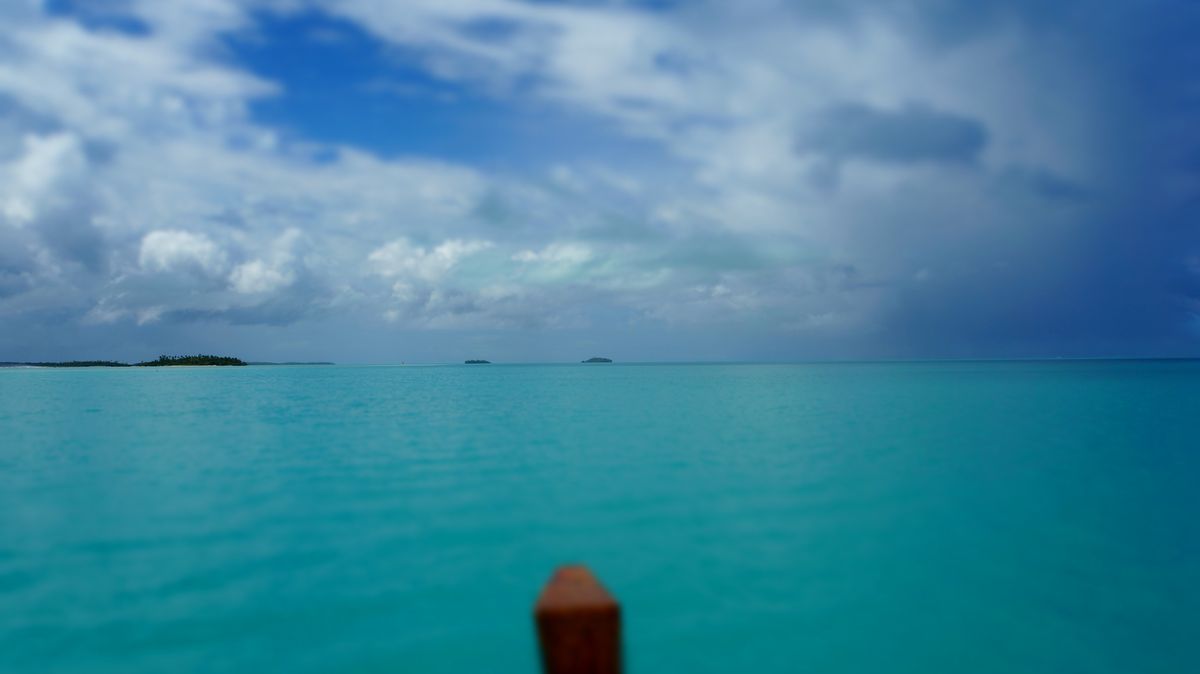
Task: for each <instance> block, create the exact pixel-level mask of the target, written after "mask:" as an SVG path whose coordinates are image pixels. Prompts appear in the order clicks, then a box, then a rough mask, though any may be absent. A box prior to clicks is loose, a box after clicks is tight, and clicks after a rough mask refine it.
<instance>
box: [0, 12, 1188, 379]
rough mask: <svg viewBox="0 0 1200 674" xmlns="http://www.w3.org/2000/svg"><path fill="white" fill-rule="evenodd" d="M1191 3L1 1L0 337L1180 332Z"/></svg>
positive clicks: (836, 348)
mask: <svg viewBox="0 0 1200 674" xmlns="http://www.w3.org/2000/svg"><path fill="white" fill-rule="evenodd" d="M1198 35H1200V3H1195V2H1187V1H1184V0H1136V1H1135V0H1129V1H1127V2H1116V1H1113V0H1087V1H1077V0H1062V1H1060V2H1053V3H1050V2H1043V1H1037V0H1019V1H1014V2H1000V1H999V0H970V1H966V0H963V1H955V0H878V1H875V2H860V3H853V2H835V1H833V0H810V1H808V2H801V1H796V2H778V1H771V0H738V1H736V2H733V1H729V2H710V1H707V0H696V1H693V2H684V1H669V0H660V1H658V2H632V1H626V2H617V1H614V2H604V1H602V0H593V1H581V2H553V1H549V0H540V1H533V0H404V1H403V2H400V1H389V0H336V1H334V0H330V1H321V0H261V1H260V0H244V1H241V2H233V1H229V0H172V1H171V2H162V1H161V0H113V1H111V2H106V1H103V0H92V1H84V0H78V1H72V0H41V1H39V0H6V1H5V2H3V3H0V361H3V360H10V361H25V360H56V359H73V358H79V359H90V358H116V359H129V360H136V359H144V358H148V357H152V356H156V355H158V354H160V353H171V354H174V353H196V352H204V353H219V354H229V355H237V356H241V357H243V358H246V359H248V360H280V361H282V360H331V361H337V362H345V363H396V362H454V361H460V360H463V359H465V358H488V359H490V360H494V361H535V362H541V361H576V360H580V359H582V358H586V357H590V356H597V355H599V356H609V357H613V358H616V359H619V360H625V361H700V360H718V361H791V360H827V359H903V358H1054V357H1176V356H1200V123H1197V122H1200V39H1197V36H1198Z"/></svg>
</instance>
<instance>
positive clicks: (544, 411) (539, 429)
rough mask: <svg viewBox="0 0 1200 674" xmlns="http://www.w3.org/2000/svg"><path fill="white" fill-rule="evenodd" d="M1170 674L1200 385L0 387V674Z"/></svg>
mask: <svg viewBox="0 0 1200 674" xmlns="http://www.w3.org/2000/svg"><path fill="white" fill-rule="evenodd" d="M572 560H582V561H586V562H587V563H589V564H590V565H591V566H592V567H593V568H594V569H595V570H596V571H597V573H598V574H599V575H600V576H601V578H602V579H604V581H605V582H606V583H607V585H608V586H609V587H610V588H611V589H612V590H613V591H614V593H615V594H617V595H618V597H619V598H620V599H621V600H622V602H623V604H624V607H625V611H626V633H625V634H626V645H627V651H626V653H627V662H628V669H629V671H631V672H634V673H635V674H636V673H638V672H644V673H651V672H653V673H661V672H689V673H694V672H751V671H753V672H760V673H761V672H801V671H805V672H825V673H837V672H848V673H849V672H854V673H868V672H872V673H873V672H902V673H904V672H912V673H914V674H915V673H920V674H931V673H940V672H946V673H950V672H953V673H956V674H957V673H959V672H973V673H979V672H984V673H987V672H996V673H1004V674H1011V673H1012V672H1055V673H1063V672H1067V673H1070V672H1113V673H1118V672H1119V673H1121V674H1127V673H1129V672H1139V673H1158V672H1163V673H1167V672H1170V673H1190V672H1198V671H1200V364H1198V363H1189V362H1157V363H1156V362H1145V363H1132V362H1110V363H1097V362H1091V363H1083V362H1079V363H953V364H950V363H941V364H861V365H858V364H839V365H729V366H725V365H655V366H651V365H644V366H636V365H628V366H626V365H619V364H618V365H612V366H476V367H468V366H446V367H248V368H196V369H191V368H178V369H176V368H165V369H158V368H156V369H120V370H108V369H82V370H49V369H45V370H42V369H36V370H35V369H19V370H18V369H6V370H0V671H2V672H6V673H7V672H14V673H24V672H37V673H42V672H89V673H108V672H120V673H122V674H129V673H139V672H155V673H157V672H265V671H279V672H285V671H286V672H439V673H440V672H455V673H462V672H534V671H536V666H537V665H536V663H537V661H536V652H535V645H534V638H533V631H532V629H531V619H530V615H529V611H530V607H531V604H532V602H533V599H534V598H535V596H536V594H537V591H538V589H539V586H540V585H541V583H542V582H543V581H544V580H545V578H546V577H547V576H548V574H549V573H550V571H551V570H552V569H553V567H554V566H555V565H557V564H559V563H561V562H565V561H572Z"/></svg>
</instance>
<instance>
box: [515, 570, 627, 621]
mask: <svg viewBox="0 0 1200 674" xmlns="http://www.w3.org/2000/svg"><path fill="white" fill-rule="evenodd" d="M617 608H618V607H617V600H616V599H613V596H612V595H611V594H609V593H608V590H606V589H604V586H603V585H601V584H600V581H599V580H597V579H596V576H594V575H593V574H592V572H591V570H589V569H588V568H587V567H586V566H584V565H582V564H570V565H567V566H560V567H558V570H556V571H555V572H554V575H553V576H551V577H550V580H549V581H547V582H546V586H545V587H544V588H542V594H541V596H540V597H538V600H537V605H536V606H535V607H534V613H536V614H538V615H541V614H543V613H560V612H575V611H612V610H616V609H617Z"/></svg>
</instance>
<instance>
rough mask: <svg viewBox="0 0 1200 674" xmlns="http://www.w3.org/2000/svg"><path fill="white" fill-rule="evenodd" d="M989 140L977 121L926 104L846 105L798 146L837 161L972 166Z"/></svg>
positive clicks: (825, 115) (835, 109) (832, 111)
mask: <svg viewBox="0 0 1200 674" xmlns="http://www.w3.org/2000/svg"><path fill="white" fill-rule="evenodd" d="M987 138H988V136H987V130H986V129H985V128H984V126H983V125H982V124H981V123H979V122H978V121H977V120H974V119H971V118H969V117H963V116H960V115H955V114H951V113H946V112H940V111H937V110H934V109H932V108H929V107H926V106H923V105H916V104H914V105H909V106H907V107H905V108H902V109H899V110H881V109H878V108H872V107H870V106H867V105H863V104H861V103H847V104H843V105H837V106H833V107H831V108H829V109H828V110H826V111H825V112H824V113H823V114H822V115H821V117H820V119H819V120H818V121H817V123H816V124H815V125H813V126H812V127H811V128H810V129H809V130H808V131H806V132H805V134H804V136H803V137H802V138H800V139H799V141H798V142H797V148H798V149H800V150H802V151H808V152H817V153H821V154H824V155H825V156H827V157H829V158H832V159H838V160H842V159H873V160H877V161H887V162H898V163H911V162H960V163H970V162H973V161H975V160H976V158H978V156H979V153H980V151H982V150H983V147H984V145H986V144H987Z"/></svg>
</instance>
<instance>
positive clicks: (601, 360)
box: [581, 357, 612, 363]
mask: <svg viewBox="0 0 1200 674" xmlns="http://www.w3.org/2000/svg"><path fill="white" fill-rule="evenodd" d="M581 362H584V363H611V362H612V358H600V357H595V358H588V359H587V360H585V361H581Z"/></svg>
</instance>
